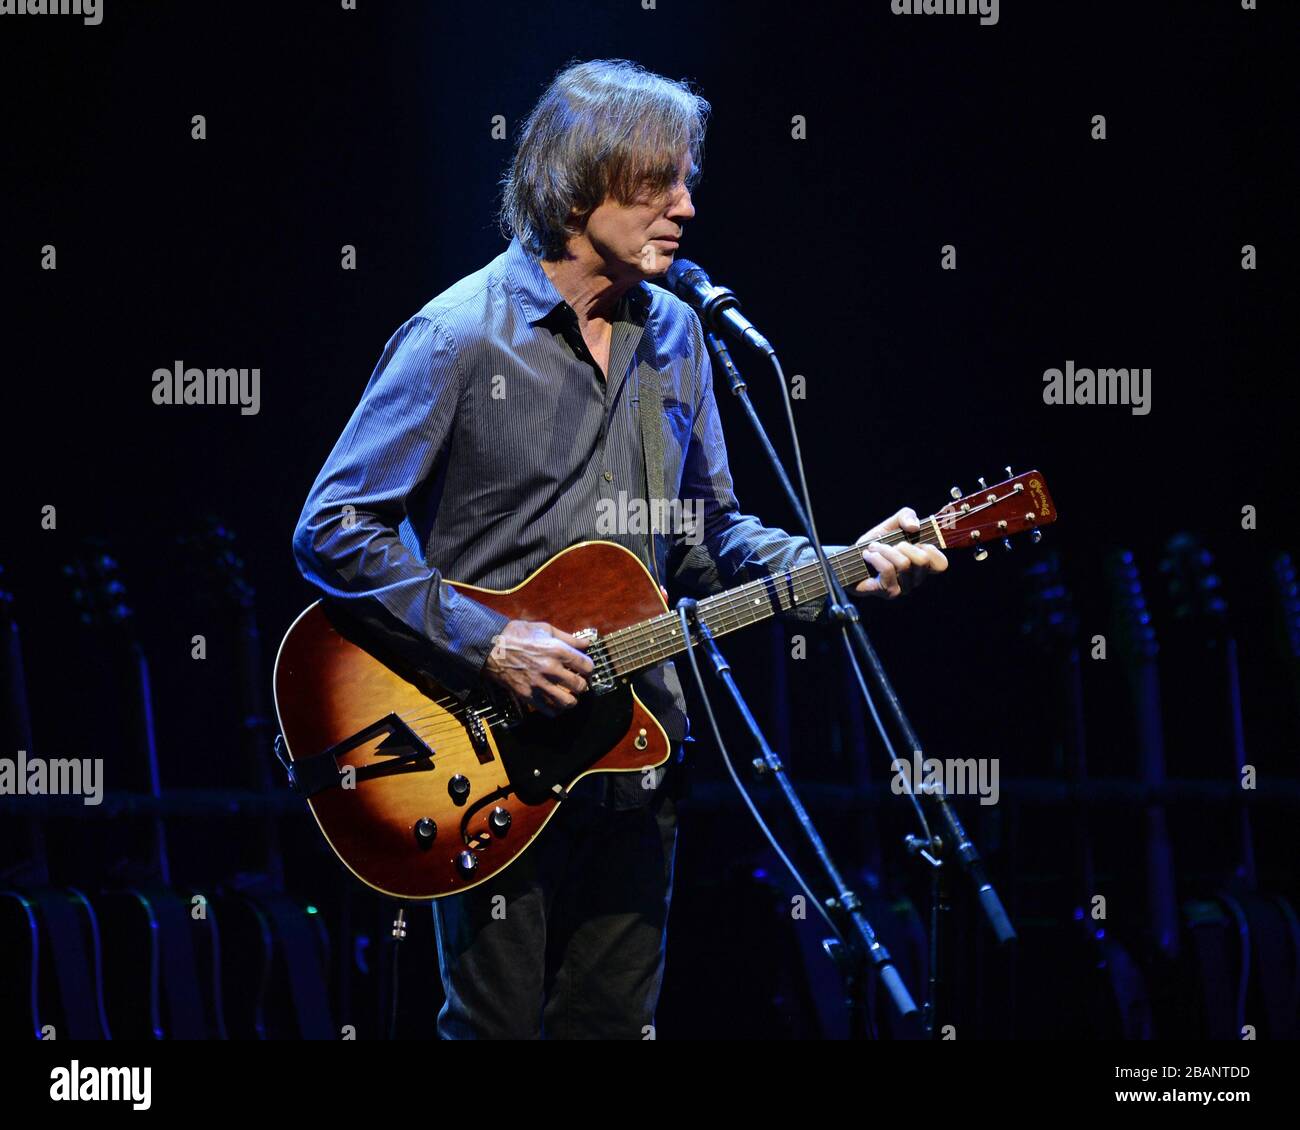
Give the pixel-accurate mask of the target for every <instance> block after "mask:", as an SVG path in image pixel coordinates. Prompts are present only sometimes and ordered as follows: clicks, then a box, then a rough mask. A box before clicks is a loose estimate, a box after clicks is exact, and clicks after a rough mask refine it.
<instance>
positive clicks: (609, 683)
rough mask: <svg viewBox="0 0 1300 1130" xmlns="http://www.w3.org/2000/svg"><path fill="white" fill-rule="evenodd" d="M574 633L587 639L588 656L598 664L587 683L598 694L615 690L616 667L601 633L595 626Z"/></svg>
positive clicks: (616, 684) (581, 638) (580, 637)
mask: <svg viewBox="0 0 1300 1130" xmlns="http://www.w3.org/2000/svg"><path fill="white" fill-rule="evenodd" d="M573 634H574V635H575V636H577V637H578V638H579V639H580V640H586V641H587V644H588V647H587V658H588V659H590V660H591V661H592V663H594V664H595V665H596V669H595V670H594V671H593V672H592V673H591V676H590V677H589V678H588V679H587V685H588V686H589V687H590V688H591V689H592V690H593V691H595V692H596V694H607V693H608V692H610V691H612V690H615V689H616V688H617V686H618V682H617V679H616V678H615V676H614V667H613V664H612V663H611V662H610V658H609V652H607V651H606V650H605V644H604V641H602V640H601V638H600V633H599V632H597V631H596V629H595V628H583V629H582V630H581V631H578V632H574V633H573Z"/></svg>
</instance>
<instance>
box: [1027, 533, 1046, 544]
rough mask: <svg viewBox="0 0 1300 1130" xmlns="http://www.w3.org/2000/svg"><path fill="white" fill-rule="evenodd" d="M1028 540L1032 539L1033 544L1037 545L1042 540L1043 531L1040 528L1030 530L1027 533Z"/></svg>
mask: <svg viewBox="0 0 1300 1130" xmlns="http://www.w3.org/2000/svg"><path fill="white" fill-rule="evenodd" d="M1029 540H1030V541H1032V542H1033V543H1034V544H1035V545H1037V544H1038V543H1039V542H1040V541H1042V540H1043V531H1042V530H1034V531H1032V532H1031V533H1030V535H1029Z"/></svg>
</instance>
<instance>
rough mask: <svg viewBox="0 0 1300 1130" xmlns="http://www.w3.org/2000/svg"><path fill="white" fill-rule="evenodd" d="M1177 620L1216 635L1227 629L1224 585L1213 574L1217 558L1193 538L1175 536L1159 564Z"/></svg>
mask: <svg viewBox="0 0 1300 1130" xmlns="http://www.w3.org/2000/svg"><path fill="white" fill-rule="evenodd" d="M1160 572H1161V573H1162V574H1163V575H1164V578H1165V588H1166V591H1167V592H1168V593H1169V602H1170V604H1171V605H1172V606H1173V613H1174V617H1175V618H1176V619H1178V620H1182V621H1184V622H1190V623H1193V624H1198V625H1202V626H1204V627H1205V628H1207V629H1208V630H1209V631H1210V632H1212V633H1213V634H1216V635H1217V634H1220V633H1222V632H1225V631H1227V628H1228V605H1227V603H1226V602H1225V601H1224V599H1223V582H1222V580H1221V579H1220V578H1219V575H1218V574H1217V573H1216V572H1215V571H1214V555H1213V554H1212V553H1211V552H1210V551H1209V550H1208V549H1206V548H1205V546H1204V545H1202V544H1201V543H1200V542H1199V541H1198V540H1197V539H1196V538H1195V537H1193V536H1192V535H1191V534H1186V533H1184V534H1175V535H1174V536H1173V537H1171V538H1170V539H1169V540H1168V541H1167V542H1166V543H1165V555H1164V557H1163V558H1162V559H1161V561H1160Z"/></svg>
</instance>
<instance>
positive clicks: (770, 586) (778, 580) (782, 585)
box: [602, 518, 943, 677]
mask: <svg viewBox="0 0 1300 1130" xmlns="http://www.w3.org/2000/svg"><path fill="white" fill-rule="evenodd" d="M874 540H876V541H879V542H880V543H882V544H884V545H898V544H899V543H900V542H904V541H907V542H911V543H912V544H914V545H942V544H943V539H942V536H941V534H940V531H939V524H938V522H936V521H935V519H934V518H926V519H925V520H924V521H922V523H921V529H920V532H919V533H916V534H910V535H909V534H906V533H904V532H903V531H902V530H893V531H891V532H889V533H887V534H882V535H881V536H880V537H879V538H876V539H874ZM826 558H827V561H828V562H829V564H830V566H831V568H832V569H833V570H834V571H835V576H836V577H837V578H838V580H839V582H840V584H841V585H844V586H846V587H847V586H850V585H856V584H858V583H859V582H860V581H864V580H866V579H867V577H869V576H871V569H870V566H868V565H867V563H866V561H864V560H863V557H862V550H861V548H860V547H857V546H850V547H849V548H847V549H842V550H840V551H839V552H838V553H829V554H827V555H826ZM825 596H826V577H825V575H824V573H823V572H822V567H821V565H820V563H819V562H818V561H816V560H813V561H811V562H809V563H808V564H805V565H799V566H797V567H795V568H794V569H790V570H788V571H786V572H784V573H777V574H774V575H772V576H768V577H761V578H759V579H758V580H756V581H750V582H749V583H748V584H744V585H740V586H739V587H737V588H734V589H729V590H728V591H727V592H724V593H719V594H718V595H716V596H711V597H707V598H706V599H704V600H701V601H700V602H699V605H698V607H697V612H698V615H699V618H700V619H701V620H703V621H704V622H705V623H706V624H707V625H708V627H709V631H710V632H712V633H713V635H715V636H723V635H726V634H727V633H729V632H734V631H736V630H737V629H739V628H745V627H748V626H749V625H750V624H757V623H760V622H761V621H763V620H767V619H770V618H771V617H773V616H778V615H780V614H781V613H783V612H789V611H790V610H791V609H793V608H797V607H798V606H800V605H804V604H811V603H812V602H813V601H818V600H822V599H823V598H824V597H825ZM602 642H603V643H604V645H605V651H606V654H607V655H608V656H609V660H610V666H611V668H612V670H613V674H614V675H616V676H620V677H622V676H628V675H634V674H636V673H637V672H638V671H644V670H647V669H648V668H650V667H654V666H657V665H658V664H660V663H663V662H664V661H665V660H667V659H671V658H672V657H673V656H675V655H679V654H681V653H682V652H683V651H685V650H686V648H687V646H693V645H694V643H695V640H694V639H692V640H690V641H689V644H688V642H687V641H683V639H682V630H681V618H680V617H679V616H678V614H677V613H676V612H664V613H662V614H660V615H658V616H653V617H651V618H650V619H649V620H643V621H641V623H639V624H632V625H630V626H629V627H626V628H620V629H619V630H617V631H614V632H610V633H608V634H607V635H605V636H603V637H602Z"/></svg>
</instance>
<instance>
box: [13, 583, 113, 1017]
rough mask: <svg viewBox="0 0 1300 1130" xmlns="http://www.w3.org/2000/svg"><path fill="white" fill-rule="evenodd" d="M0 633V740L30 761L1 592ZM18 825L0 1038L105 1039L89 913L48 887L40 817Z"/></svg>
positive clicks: (78, 900)
mask: <svg viewBox="0 0 1300 1130" xmlns="http://www.w3.org/2000/svg"><path fill="white" fill-rule="evenodd" d="M2 575H3V570H2V569H0V576H2ZM0 633H3V635H4V645H3V647H2V648H0V690H2V693H3V699H2V700H0V701H3V704H4V707H5V710H4V712H3V714H0V718H3V721H4V724H3V725H2V726H0V733H2V734H3V736H4V740H5V749H6V751H7V752H8V751H12V750H25V751H27V752H28V753H29V754H30V753H31V751H32V749H33V745H32V726H31V714H30V711H29V709H28V703H27V679H26V673H25V669H24V666H23V651H22V642H21V638H20V636H19V632H18V623H17V621H16V620H15V619H14V616H13V595H12V594H11V593H9V592H7V591H4V590H0ZM10 756H12V754H10ZM32 803H34V802H33V801H31V800H30V799H29V801H28V804H29V805H30V804H32ZM19 823H20V822H19V821H15V822H14V824H15V825H17V824H19ZM21 824H22V830H23V832H24V839H25V840H26V843H25V845H24V847H23V848H19V850H20V851H23V857H22V861H21V862H20V863H19V864H17V865H15V866H13V867H8V868H6V869H5V870H4V871H3V872H0V888H3V889H0V953H3V954H4V955H5V965H6V968H5V971H4V974H3V975H2V976H0V1038H3V1039H32V1038H33V1037H35V1038H36V1039H38V1040H44V1039H71V1040H106V1039H108V1038H109V1035H110V1033H109V1028H108V1018H107V1016H106V1015H105V1012H104V993H103V985H102V977H101V968H102V955H101V953H100V948H99V924H98V920H97V919H96V916H95V910H94V907H93V906H92V905H91V903H90V900H89V899H87V897H86V896H85V894H84V893H83V892H82V891H80V890H78V889H76V888H75V887H67V888H58V887H53V886H51V884H50V868H49V861H48V858H47V852H46V839H45V826H44V824H43V823H42V818H41V816H40V815H39V814H37V813H32V814H31V815H29V816H27V817H26V819H25V820H24V821H22V822H21ZM24 849H25V850H24ZM10 883H12V884H13V886H9V885H8V884H10Z"/></svg>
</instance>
